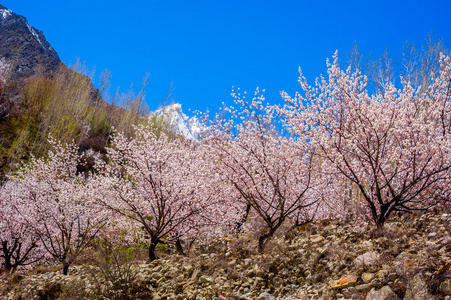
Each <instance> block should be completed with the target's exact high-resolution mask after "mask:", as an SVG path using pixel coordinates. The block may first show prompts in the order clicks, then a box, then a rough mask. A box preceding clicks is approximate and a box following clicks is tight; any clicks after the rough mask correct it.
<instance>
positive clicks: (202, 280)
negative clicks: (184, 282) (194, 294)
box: [199, 275, 213, 283]
mask: <svg viewBox="0 0 451 300" xmlns="http://www.w3.org/2000/svg"><path fill="white" fill-rule="evenodd" d="M212 282H213V279H212V278H211V277H210V276H205V275H202V276H200V277H199V283H212Z"/></svg>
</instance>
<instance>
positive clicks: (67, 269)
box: [63, 264, 69, 275]
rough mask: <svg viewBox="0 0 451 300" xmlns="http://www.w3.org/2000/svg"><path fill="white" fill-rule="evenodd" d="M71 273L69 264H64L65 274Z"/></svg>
mask: <svg viewBox="0 0 451 300" xmlns="http://www.w3.org/2000/svg"><path fill="white" fill-rule="evenodd" d="M67 274H69V264H64V265H63V275H67Z"/></svg>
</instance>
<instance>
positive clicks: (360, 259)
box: [354, 251, 379, 266]
mask: <svg viewBox="0 0 451 300" xmlns="http://www.w3.org/2000/svg"><path fill="white" fill-rule="evenodd" d="M378 260H379V254H378V253H376V252H373V251H368V252H366V253H364V254H362V255H360V256H357V258H356V259H355V260H354V263H355V264H356V266H371V265H373V264H375V263H376V262H377V261H378Z"/></svg>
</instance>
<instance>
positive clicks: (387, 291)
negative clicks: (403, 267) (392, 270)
mask: <svg viewBox="0 0 451 300" xmlns="http://www.w3.org/2000/svg"><path fill="white" fill-rule="evenodd" d="M395 297H397V296H396V294H395V293H394V292H393V291H392V289H391V288H390V287H389V286H388V285H384V286H383V287H381V288H380V289H379V290H376V288H373V289H372V290H371V291H370V292H369V293H368V294H367V295H366V298H365V299H366V300H389V299H391V298H394V299H396V298H395Z"/></svg>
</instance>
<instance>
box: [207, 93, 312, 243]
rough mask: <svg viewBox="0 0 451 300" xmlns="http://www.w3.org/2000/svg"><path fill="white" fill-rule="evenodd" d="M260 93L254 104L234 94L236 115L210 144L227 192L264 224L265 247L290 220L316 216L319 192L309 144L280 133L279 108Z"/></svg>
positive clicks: (253, 220) (218, 127)
mask: <svg viewBox="0 0 451 300" xmlns="http://www.w3.org/2000/svg"><path fill="white" fill-rule="evenodd" d="M255 94H256V98H254V100H253V101H252V102H251V103H247V102H245V101H244V99H241V98H240V96H239V95H238V94H237V93H234V94H232V95H233V96H235V98H236V101H235V102H236V104H237V105H238V108H237V109H234V108H228V109H227V111H228V112H230V113H231V118H230V119H225V120H222V121H220V122H219V123H218V124H217V125H216V127H213V128H214V133H213V135H212V137H211V142H210V144H211V147H212V150H211V151H212V152H214V153H215V154H216V155H217V161H218V163H217V169H218V172H219V173H220V174H222V176H223V181H224V184H225V185H226V186H228V189H229V192H228V193H226V194H228V195H229V197H233V198H235V201H237V202H241V203H242V205H243V206H246V207H247V213H249V217H250V218H251V220H250V221H249V223H250V224H252V223H254V224H260V226H262V227H263V230H261V231H260V234H259V238H258V245H259V249H260V250H263V249H264V246H265V245H266V243H267V241H268V240H269V239H270V238H271V237H272V236H273V235H274V233H275V232H276V230H277V229H278V228H279V227H280V226H281V225H282V224H283V223H284V222H285V221H286V220H288V219H296V218H297V220H295V222H298V223H302V222H305V221H308V220H311V219H312V218H313V217H314V215H315V212H317V208H318V204H319V203H318V200H319V199H320V193H318V190H317V189H316V188H317V187H318V181H317V178H315V176H314V173H313V172H312V167H313V164H312V160H311V158H312V152H311V149H310V146H309V145H308V143H307V142H306V140H303V139H298V140H294V139H293V138H291V137H287V136H283V135H282V134H280V132H279V131H278V128H277V116H276V115H275V109H274V108H273V107H270V106H268V105H267V104H266V103H265V102H264V101H265V100H264V97H263V96H262V95H261V96H259V97H258V98H257V96H258V95H259V92H258V90H257V91H256V93H255ZM237 120H238V121H237ZM249 208H250V210H249ZM254 229H256V228H254Z"/></svg>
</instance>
